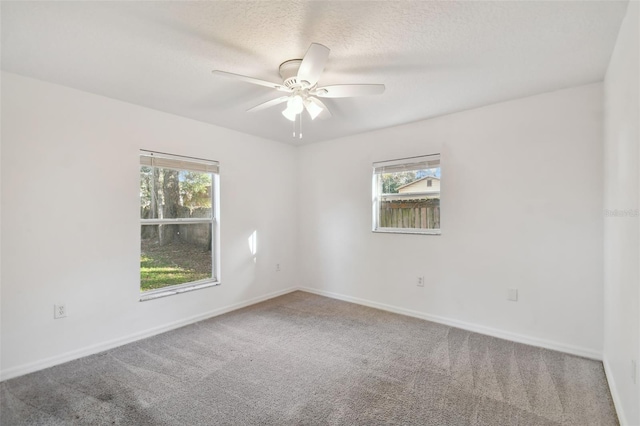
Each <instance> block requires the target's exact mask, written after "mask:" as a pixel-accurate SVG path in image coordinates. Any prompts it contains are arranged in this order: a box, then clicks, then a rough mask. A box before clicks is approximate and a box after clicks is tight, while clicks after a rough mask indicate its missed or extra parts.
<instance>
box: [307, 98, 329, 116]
mask: <svg viewBox="0 0 640 426" xmlns="http://www.w3.org/2000/svg"><path fill="white" fill-rule="evenodd" d="M308 100H309V102H310V103H312V104H315V105H316V106H317V107H318V108H321V109H322V111H321V112H320V113H319V114H318V115H317V116H316V118H319V119H321V120H326V119H327V118H331V111H329V108H327V106H326V105H325V104H324V102H322V101H321V100H320V99H317V98H312V97H309V98H308ZM305 107H306V108H307V112H309V115H312V113H311V111H310V107H309V106H306V105H305ZM312 120H313V117H312Z"/></svg>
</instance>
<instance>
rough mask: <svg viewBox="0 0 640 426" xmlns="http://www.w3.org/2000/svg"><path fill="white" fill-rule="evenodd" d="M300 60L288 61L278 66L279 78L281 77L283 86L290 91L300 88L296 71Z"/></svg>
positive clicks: (300, 83) (300, 84)
mask: <svg viewBox="0 0 640 426" xmlns="http://www.w3.org/2000/svg"><path fill="white" fill-rule="evenodd" d="M301 63H302V59H290V60H288V61H285V62H283V63H281V64H280V68H279V71H280V77H282V81H283V83H282V84H283V85H284V86H285V87H288V88H290V89H294V88H297V87H301V86H302V82H301V81H298V69H299V68H300V64H301Z"/></svg>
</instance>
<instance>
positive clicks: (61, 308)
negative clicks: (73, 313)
mask: <svg viewBox="0 0 640 426" xmlns="http://www.w3.org/2000/svg"><path fill="white" fill-rule="evenodd" d="M66 316H67V307H66V305H65V304H64V303H58V304H57V305H53V318H54V319H59V318H64V317H66Z"/></svg>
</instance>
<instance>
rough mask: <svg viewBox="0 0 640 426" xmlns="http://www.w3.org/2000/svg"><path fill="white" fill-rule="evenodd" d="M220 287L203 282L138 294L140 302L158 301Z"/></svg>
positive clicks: (212, 282) (216, 284) (213, 283)
mask: <svg viewBox="0 0 640 426" xmlns="http://www.w3.org/2000/svg"><path fill="white" fill-rule="evenodd" d="M218 285H220V281H204V282H202V281H201V282H195V283H188V284H182V285H180V286H171V287H167V288H159V289H157V290H150V291H145V292H144V293H140V301H141V302H146V301H148V300H155V299H160V298H162V297H167V296H173V295H174V294H181V293H188V292H190V291H195V290H200V289H203V288H209V287H215V286H218Z"/></svg>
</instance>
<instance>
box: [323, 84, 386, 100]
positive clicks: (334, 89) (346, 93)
mask: <svg viewBox="0 0 640 426" xmlns="http://www.w3.org/2000/svg"><path fill="white" fill-rule="evenodd" d="M383 92H384V84H336V85H334V86H325V87H318V88H317V89H316V90H314V91H313V95H315V96H319V97H321V98H350V97H353V96H367V95H379V94H380V93H383Z"/></svg>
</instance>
